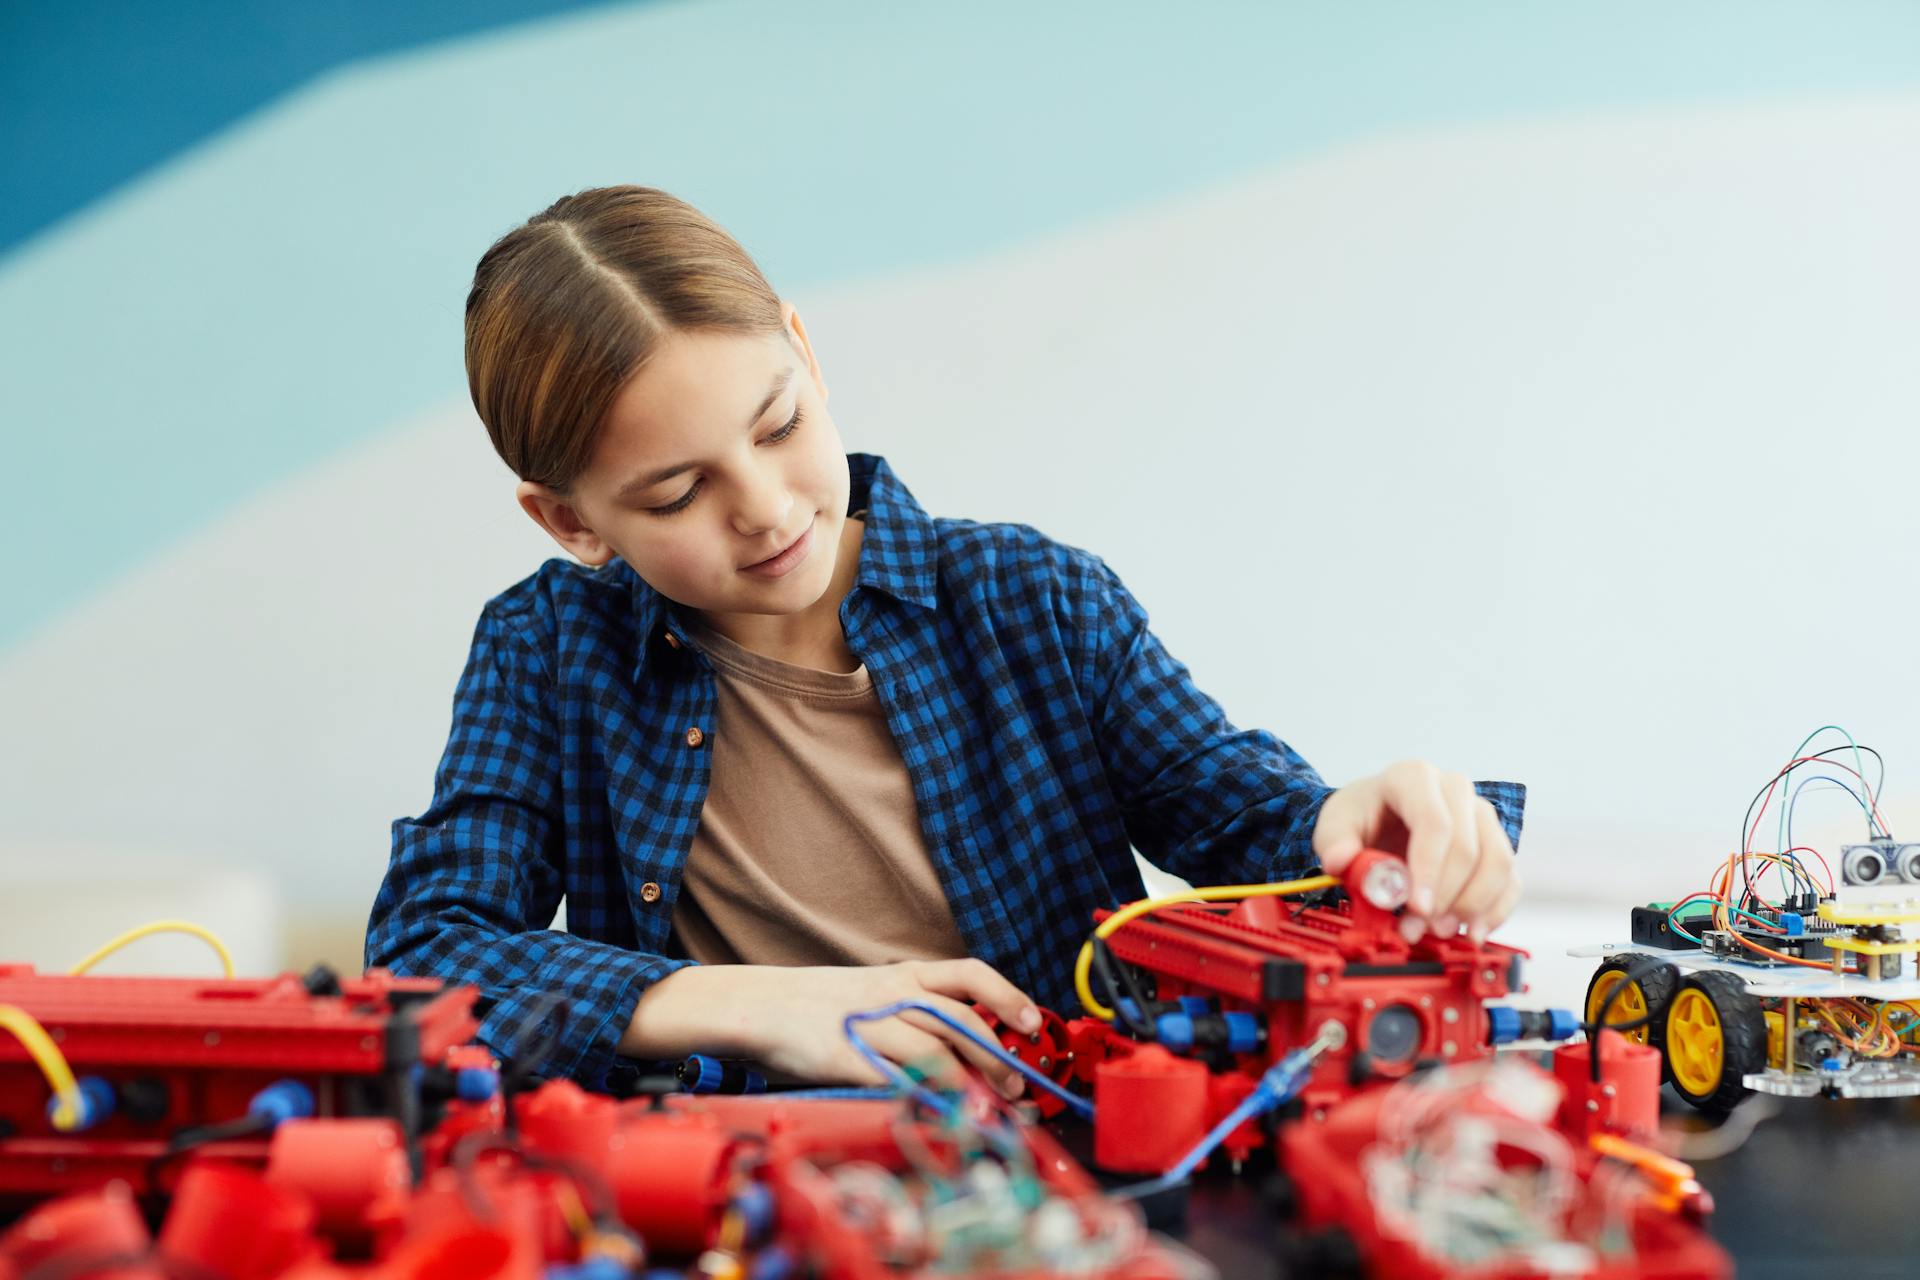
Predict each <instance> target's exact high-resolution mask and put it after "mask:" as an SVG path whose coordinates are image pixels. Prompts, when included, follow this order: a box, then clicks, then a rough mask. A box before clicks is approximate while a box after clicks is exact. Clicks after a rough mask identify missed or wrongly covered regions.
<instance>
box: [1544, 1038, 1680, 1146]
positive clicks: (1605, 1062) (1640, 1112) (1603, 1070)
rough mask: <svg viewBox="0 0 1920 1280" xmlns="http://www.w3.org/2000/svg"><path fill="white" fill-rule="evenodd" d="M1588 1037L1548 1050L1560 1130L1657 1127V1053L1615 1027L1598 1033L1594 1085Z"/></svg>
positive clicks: (1624, 1131) (1643, 1132)
mask: <svg viewBox="0 0 1920 1280" xmlns="http://www.w3.org/2000/svg"><path fill="white" fill-rule="evenodd" d="M1595 1048H1596V1045H1595V1044H1594V1043H1593V1042H1590V1041H1582V1042H1579V1043H1572V1044H1563V1045H1561V1046H1560V1047H1559V1048H1557V1049H1555V1050H1554V1051H1553V1075H1554V1078H1555V1079H1556V1080H1558V1081H1559V1082H1560V1084H1561V1086H1562V1087H1563V1088H1564V1089H1565V1090H1566V1095H1565V1096H1564V1097H1563V1098H1561V1100H1560V1129H1561V1131H1562V1132H1564V1133H1566V1134H1568V1135H1570V1136H1574V1137H1577V1138H1580V1139H1583V1140H1584V1139H1586V1138H1588V1137H1590V1136H1591V1135H1593V1134H1595V1133H1617V1134H1620V1135H1622V1136H1625V1137H1645V1136H1647V1135H1649V1134H1651V1133H1653V1132H1654V1130H1656V1129H1658V1128H1659V1127H1660V1051H1659V1050H1658V1049H1656V1048H1654V1047H1653V1046H1652V1045H1645V1044H1636V1043H1635V1042H1634V1041H1632V1040H1629V1039H1627V1038H1626V1037H1625V1036H1623V1035H1621V1034H1620V1033H1619V1032H1618V1031H1606V1030H1602V1031H1601V1032H1600V1039H1599V1043H1598V1045H1597V1048H1598V1050H1599V1054H1600V1083H1599V1084H1595V1083H1594V1081H1593V1053H1594V1050H1595Z"/></svg>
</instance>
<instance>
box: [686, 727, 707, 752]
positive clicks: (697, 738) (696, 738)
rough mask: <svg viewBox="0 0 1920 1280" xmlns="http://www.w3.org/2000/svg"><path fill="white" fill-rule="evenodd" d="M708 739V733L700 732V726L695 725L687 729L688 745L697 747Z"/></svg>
mask: <svg viewBox="0 0 1920 1280" xmlns="http://www.w3.org/2000/svg"><path fill="white" fill-rule="evenodd" d="M706 740H707V735H706V734H704V733H702V732H700V726H698V725H695V726H694V727H693V728H691V729H688V730H687V745H688V746H690V747H697V746H699V745H700V744H701V743H703V742H705V741H706Z"/></svg>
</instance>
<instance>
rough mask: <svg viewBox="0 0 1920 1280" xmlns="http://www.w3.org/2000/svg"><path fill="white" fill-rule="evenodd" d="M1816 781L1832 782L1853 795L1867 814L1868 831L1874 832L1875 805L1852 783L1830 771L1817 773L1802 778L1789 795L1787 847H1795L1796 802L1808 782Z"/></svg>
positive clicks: (1854, 800) (1854, 799)
mask: <svg viewBox="0 0 1920 1280" xmlns="http://www.w3.org/2000/svg"><path fill="white" fill-rule="evenodd" d="M1815 782H1828V783H1832V784H1833V785H1834V786H1836V787H1838V788H1840V790H1842V791H1844V792H1846V793H1847V794H1848V795H1850V796H1852V797H1853V802H1854V803H1855V804H1857V805H1859V806H1860V810H1861V812H1862V813H1865V814H1866V815H1867V831H1868V833H1869V834H1871V833H1872V831H1873V806H1872V805H1870V804H1868V803H1867V801H1866V799H1865V798H1864V797H1862V796H1861V794H1860V793H1859V792H1858V791H1855V790H1854V789H1853V787H1852V786H1851V785H1850V784H1848V783H1846V782H1843V781H1841V780H1840V779H1839V778H1836V777H1834V776H1833V775H1832V774H1830V773H1816V774H1814V775H1813V776H1812V777H1809V778H1803V779H1801V782H1800V785H1799V786H1797V787H1795V788H1794V789H1793V794H1792V795H1791V796H1789V797H1787V848H1789V849H1791V848H1793V847H1794V840H1793V806H1794V803H1795V802H1796V801H1797V800H1799V799H1800V793H1801V792H1802V791H1804V790H1806V789H1807V786H1808V784H1810V783H1815ZM1862 785H1865V784H1864V783H1863V784H1862Z"/></svg>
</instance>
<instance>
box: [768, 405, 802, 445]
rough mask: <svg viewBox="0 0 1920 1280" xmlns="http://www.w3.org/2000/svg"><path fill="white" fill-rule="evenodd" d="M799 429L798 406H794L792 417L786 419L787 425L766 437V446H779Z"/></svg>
mask: <svg viewBox="0 0 1920 1280" xmlns="http://www.w3.org/2000/svg"><path fill="white" fill-rule="evenodd" d="M799 429H800V406H798V405H795V406H794V409H793V416H792V417H791V418H788V419H787V425H786V426H784V427H782V428H780V429H779V430H778V431H776V432H774V433H773V434H772V435H769V436H768V437H767V443H768V444H779V443H780V442H781V441H782V440H785V439H786V438H787V437H788V436H790V435H792V434H793V433H794V432H796V431H798V430H799Z"/></svg>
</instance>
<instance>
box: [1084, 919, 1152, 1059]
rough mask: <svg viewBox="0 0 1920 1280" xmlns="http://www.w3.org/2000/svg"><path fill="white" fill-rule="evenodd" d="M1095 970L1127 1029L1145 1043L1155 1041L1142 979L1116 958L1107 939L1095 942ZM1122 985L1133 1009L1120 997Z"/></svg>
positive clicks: (1110, 1002) (1099, 939) (1098, 939)
mask: <svg viewBox="0 0 1920 1280" xmlns="http://www.w3.org/2000/svg"><path fill="white" fill-rule="evenodd" d="M1093 967H1094V968H1095V969H1096V970H1098V971H1099V973H1100V982H1101V985H1103V986H1104V987H1106V995H1107V1003H1108V1004H1110V1005H1112V1006H1113V1010H1114V1013H1115V1014H1116V1015H1117V1016H1118V1017H1119V1019H1120V1021H1121V1022H1122V1023H1123V1024H1124V1025H1125V1026H1126V1028H1127V1030H1128V1031H1131V1032H1132V1033H1133V1034H1134V1035H1136V1036H1139V1037H1140V1038H1141V1039H1142V1040H1151V1039H1153V1038H1154V1030H1153V1025H1152V1024H1151V1023H1149V1022H1148V1021H1147V1020H1146V1015H1147V998H1146V992H1145V990H1144V989H1143V988H1142V987H1141V986H1140V982H1139V979H1138V977H1136V976H1135V974H1134V972H1133V970H1132V969H1131V968H1130V967H1129V966H1128V965H1126V964H1123V963H1121V962H1120V961H1119V960H1117V959H1116V958H1115V957H1114V954H1113V950H1112V949H1111V948H1110V947H1108V946H1107V940H1106V939H1105V938H1095V939H1094V940H1093ZM1116 969H1118V970H1119V973H1120V975H1121V976H1120V977H1115V974H1114V971H1115V970H1116ZM1123 982H1124V983H1125V985H1126V994H1127V995H1128V996H1129V997H1130V998H1131V1001H1132V1008H1131V1009H1129V1008H1128V1001H1126V1000H1122V999H1121V998H1120V995H1121V990H1120V988H1121V984H1122V983H1123Z"/></svg>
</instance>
